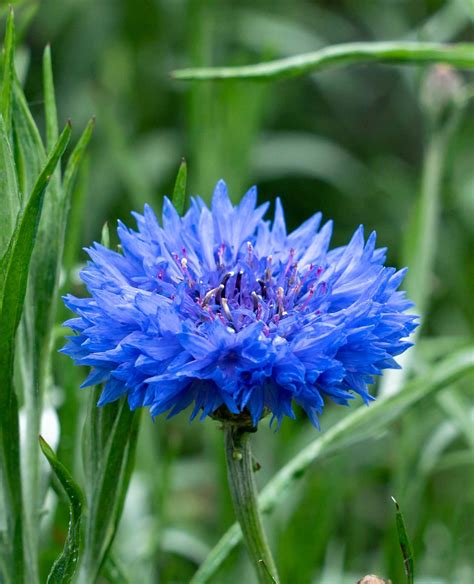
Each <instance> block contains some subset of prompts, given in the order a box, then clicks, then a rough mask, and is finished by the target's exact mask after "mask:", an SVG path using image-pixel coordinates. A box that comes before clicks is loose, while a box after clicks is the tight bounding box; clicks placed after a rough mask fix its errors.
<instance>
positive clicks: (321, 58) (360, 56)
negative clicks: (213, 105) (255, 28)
mask: <svg viewBox="0 0 474 584" xmlns="http://www.w3.org/2000/svg"><path fill="white" fill-rule="evenodd" d="M371 61H380V62H383V63H407V64H418V65H419V64H425V63H447V64H449V65H453V66H454V67H462V68H466V69H472V68H474V44H470V43H465V44H453V45H449V44H443V43H416V42H408V41H393V42H373V43H347V44H341V45H332V46H329V47H325V48H323V49H320V50H318V51H314V52H312V53H305V54H303V55H296V56H294V57H288V58H285V59H278V60H276V61H269V62H267V63H257V64H255V65H246V66H243V67H207V68H206V67H203V68H195V69H180V70H177V71H173V72H172V73H171V76H172V77H173V78H174V79H180V80H184V81H190V80H196V81H203V80H219V79H254V80H273V79H284V78H287V77H296V76H298V75H306V74H308V73H314V72H316V71H323V70H325V69H330V68H334V67H340V66H342V65H353V64H356V63H365V62H371Z"/></svg>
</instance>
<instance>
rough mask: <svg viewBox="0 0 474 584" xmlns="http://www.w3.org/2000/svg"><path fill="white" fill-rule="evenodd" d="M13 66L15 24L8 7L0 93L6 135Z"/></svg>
mask: <svg viewBox="0 0 474 584" xmlns="http://www.w3.org/2000/svg"><path fill="white" fill-rule="evenodd" d="M14 66H15V23H14V16H13V8H11V7H10V10H9V11H8V17H7V26H6V31H5V40H4V43H3V78H2V88H1V91H0V112H1V114H2V116H3V119H4V121H5V128H6V131H7V134H8V133H9V132H10V129H11V117H12V116H11V111H12V87H13V80H14Z"/></svg>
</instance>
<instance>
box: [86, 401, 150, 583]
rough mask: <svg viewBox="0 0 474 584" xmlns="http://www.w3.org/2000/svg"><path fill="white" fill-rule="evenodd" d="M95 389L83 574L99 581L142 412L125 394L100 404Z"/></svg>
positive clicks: (88, 453)
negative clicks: (116, 399)
mask: <svg viewBox="0 0 474 584" xmlns="http://www.w3.org/2000/svg"><path fill="white" fill-rule="evenodd" d="M96 402H97V394H96V393H95V392H93V391H91V396H90V401H89V412H88V417H87V421H86V424H85V428H84V439H83V459H84V470H85V474H86V478H87V486H88V489H87V499H88V504H89V513H88V519H87V525H86V535H85V544H84V559H83V563H82V566H81V574H82V575H83V576H84V577H86V578H89V579H90V581H95V579H96V578H97V577H98V575H99V573H100V571H101V569H102V566H103V564H104V562H105V560H106V557H107V553H108V551H109V549H110V546H111V545H112V542H113V540H114V537H115V533H116V530H117V527H118V524H119V521H120V517H121V515H122V511H123V505H124V502H125V496H126V493H127V490H128V485H129V482H130V477H131V473H132V470H133V465H134V457H135V447H136V442H137V434H138V427H139V419H140V418H139V412H131V411H130V408H129V405H128V402H127V400H126V399H125V398H123V399H121V400H120V401H118V402H114V403H111V404H107V405H106V406H104V407H97V405H96Z"/></svg>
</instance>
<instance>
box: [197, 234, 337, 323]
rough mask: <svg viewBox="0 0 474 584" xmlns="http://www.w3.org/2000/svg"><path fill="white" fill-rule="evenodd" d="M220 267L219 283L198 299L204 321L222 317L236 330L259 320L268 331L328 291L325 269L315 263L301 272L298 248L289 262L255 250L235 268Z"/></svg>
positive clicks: (217, 278) (202, 293)
mask: <svg viewBox="0 0 474 584" xmlns="http://www.w3.org/2000/svg"><path fill="white" fill-rule="evenodd" d="M249 248H250V245H249ZM250 251H252V250H250ZM250 251H249V255H250ZM219 267H220V268H221V269H220V270H219V271H218V273H217V274H216V273H214V278H213V279H214V282H218V283H217V285H215V286H213V287H212V288H208V289H207V290H204V291H200V292H199V293H198V295H197V297H195V302H196V304H197V306H198V307H199V309H200V312H201V317H202V318H203V319H204V320H209V319H211V320H214V319H215V318H219V319H220V320H222V321H223V322H224V323H225V324H226V325H227V326H229V327H230V328H232V329H234V330H236V331H237V330H240V329H241V328H243V327H245V326H247V325H249V324H251V323H252V322H255V321H262V322H264V323H265V325H267V326H266V328H267V330H268V326H271V325H272V324H273V325H277V324H278V323H279V322H280V321H281V320H282V319H284V318H286V317H287V316H288V315H289V314H291V313H294V312H295V311H297V312H302V311H304V310H305V309H306V308H308V307H310V306H311V307H312V310H314V305H313V304H314V301H315V300H316V298H317V297H320V296H321V295H322V294H325V292H326V290H325V286H326V285H325V283H324V282H319V279H320V276H321V274H322V272H323V268H321V267H317V266H314V265H312V264H311V265H310V266H307V267H306V268H305V269H303V270H302V271H300V270H299V268H298V263H297V262H296V261H295V251H294V250H290V252H289V257H288V260H287V261H286V262H281V261H279V262H274V261H273V258H272V256H268V257H266V258H263V259H257V258H256V257H255V256H254V254H253V253H252V255H251V257H249V258H247V261H239V262H238V263H237V267H236V269H235V270H229V271H225V269H224V268H223V266H222V265H221V266H219ZM264 330H265V329H264Z"/></svg>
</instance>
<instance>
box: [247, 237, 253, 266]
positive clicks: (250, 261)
mask: <svg viewBox="0 0 474 584" xmlns="http://www.w3.org/2000/svg"><path fill="white" fill-rule="evenodd" d="M247 254H248V257H247V261H248V263H249V264H251V263H252V258H253V245H252V244H251V243H250V241H247Z"/></svg>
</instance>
